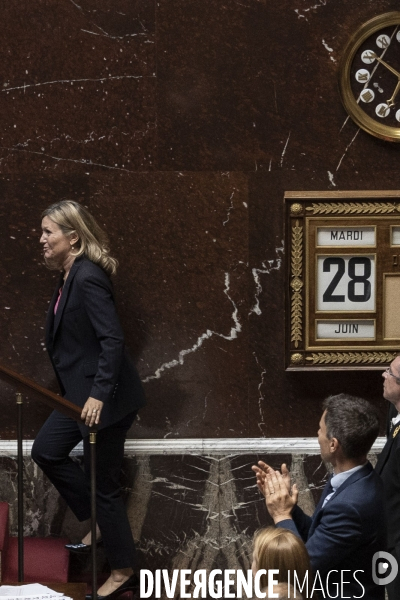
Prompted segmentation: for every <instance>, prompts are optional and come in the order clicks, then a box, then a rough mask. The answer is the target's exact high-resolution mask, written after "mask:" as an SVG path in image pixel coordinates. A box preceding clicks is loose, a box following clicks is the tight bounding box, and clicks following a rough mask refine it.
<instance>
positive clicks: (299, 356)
mask: <svg viewBox="0 0 400 600" xmlns="http://www.w3.org/2000/svg"><path fill="white" fill-rule="evenodd" d="M290 362H291V363H292V364H293V365H298V364H299V363H302V362H303V355H302V354H300V352H295V353H294V354H292V356H291V357H290Z"/></svg>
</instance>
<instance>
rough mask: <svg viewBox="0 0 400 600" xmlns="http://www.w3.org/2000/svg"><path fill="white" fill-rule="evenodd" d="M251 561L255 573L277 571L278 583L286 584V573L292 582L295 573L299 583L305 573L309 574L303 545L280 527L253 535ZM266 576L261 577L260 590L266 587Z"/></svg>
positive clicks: (309, 566)
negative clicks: (254, 565) (254, 566)
mask: <svg viewBox="0 0 400 600" xmlns="http://www.w3.org/2000/svg"><path fill="white" fill-rule="evenodd" d="M253 560H254V561H255V564H256V567H257V571H258V570H260V569H265V570H266V571H268V569H278V570H279V575H278V581H279V582H280V583H281V582H286V583H287V582H288V573H290V578H291V580H292V581H293V572H294V571H296V574H297V578H298V580H299V581H303V580H304V577H305V576H306V573H307V571H310V573H311V565H310V558H309V556H308V552H307V549H306V547H305V545H304V543H303V542H302V541H301V539H300V538H298V537H297V536H296V535H294V533H292V532H291V531H289V530H288V529H283V528H281V527H266V528H265V529H261V530H260V531H258V532H256V533H255V536H254V545H253ZM267 585H268V574H267V575H261V577H260V588H264V587H267Z"/></svg>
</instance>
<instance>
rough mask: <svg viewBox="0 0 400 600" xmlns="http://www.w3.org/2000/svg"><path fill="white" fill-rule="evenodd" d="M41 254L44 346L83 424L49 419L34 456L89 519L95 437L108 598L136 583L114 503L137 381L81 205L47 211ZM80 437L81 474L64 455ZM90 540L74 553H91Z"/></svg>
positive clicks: (131, 550) (98, 242) (100, 241)
mask: <svg viewBox="0 0 400 600" xmlns="http://www.w3.org/2000/svg"><path fill="white" fill-rule="evenodd" d="M42 216H43V220H42V236H41V238H40V242H41V244H43V253H44V259H45V262H46V265H47V266H48V267H49V268H50V269H57V270H60V271H61V276H60V282H59V284H58V286H57V289H56V290H55V292H54V295H53V298H52V300H51V302H50V307H49V311H48V315H47V321H46V346H47V350H48V353H49V356H50V360H51V362H52V365H53V368H54V371H55V373H56V376H57V379H58V382H59V385H60V389H61V392H62V395H63V396H65V397H66V398H67V399H68V400H70V401H71V402H74V403H75V404H77V405H78V406H80V407H81V408H82V415H81V418H82V423H79V424H78V423H77V422H76V421H74V420H72V419H70V418H68V417H65V416H64V415H62V414H61V413H59V412H57V411H54V412H53V413H52V414H51V415H50V417H49V418H48V420H47V421H46V423H45V424H44V425H43V427H42V429H41V430H40V432H39V434H38V436H37V437H36V440H35V442H34V444H33V448H32V458H33V460H34V461H35V462H36V463H37V464H38V465H39V467H40V468H41V469H42V470H43V471H44V473H46V475H47V476H48V477H49V479H50V480H51V481H52V483H53V484H54V485H55V487H56V488H57V490H58V491H59V493H60V495H61V496H62V497H63V498H64V499H65V500H66V502H67V504H68V506H69V507H70V508H71V510H72V511H73V512H74V514H75V515H76V517H77V518H78V520H80V521H84V520H86V519H88V518H89V517H90V486H89V478H88V473H89V469H90V465H89V433H90V427H91V426H93V425H94V424H96V425H97V426H98V434H97V444H96V450H97V489H96V494H97V524H98V536H99V538H98V540H96V542H97V543H99V539H100V538H101V539H102V542H103V543H104V548H105V552H106V555H107V558H108V560H109V563H110V566H111V575H110V577H109V579H108V580H107V581H106V582H105V583H104V584H103V585H102V586H101V587H100V588H99V590H98V597H99V598H102V597H107V598H108V599H110V600H111V599H113V598H115V597H116V596H118V595H119V594H120V593H122V592H123V591H127V590H129V589H132V588H133V587H134V586H135V585H136V584H137V576H136V575H135V573H134V569H135V566H136V550H135V545H134V541H133V538H132V533H131V529H130V525H129V521H128V517H127V514H126V510H125V507H124V505H123V501H122V498H121V496H120V484H119V476H120V471H121V465H122V460H123V456H124V442H125V438H126V434H127V431H128V429H129V428H130V426H131V425H132V423H133V421H134V420H135V417H136V414H137V411H138V409H139V408H140V407H141V406H143V405H144V396H143V391H142V386H141V383H140V380H139V376H138V374H137V372H136V370H135V368H134V366H133V365H132V363H131V361H130V359H129V357H128V355H127V353H126V351H125V348H124V338H123V333H122V330H121V326H120V323H119V320H118V316H117V313H116V309H115V304H114V296H113V288H112V283H111V280H110V276H111V275H114V273H115V271H116V267H117V261H116V260H115V259H114V258H112V257H110V255H109V251H108V241H107V237H106V235H105V233H104V232H103V230H102V229H101V228H100V227H99V225H98V224H97V223H96V221H95V220H94V218H93V217H92V215H91V214H90V213H89V212H88V211H87V210H86V209H85V208H84V207H83V206H82V205H80V204H78V203H77V202H73V201H71V200H63V201H61V202H58V203H57V204H53V205H52V206H50V207H49V208H48V209H47V210H45V211H44V213H43V215H42ZM82 439H83V445H84V460H85V472H83V471H82V470H81V469H80V467H79V466H78V465H77V464H76V463H75V462H74V461H72V460H71V458H70V457H69V453H70V452H71V450H72V449H73V448H74V447H75V446H76V445H77V444H78V443H79V442H80V441H81V440H82ZM91 541H92V540H91V536H90V533H88V534H87V535H86V536H85V537H84V538H83V540H82V543H81V544H76V545H70V546H69V549H70V550H72V551H78V552H79V551H85V550H86V549H87V548H89V549H90V543H91Z"/></svg>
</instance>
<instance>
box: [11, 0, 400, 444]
mask: <svg viewBox="0 0 400 600" xmlns="http://www.w3.org/2000/svg"><path fill="white" fill-rule="evenodd" d="M397 9H398V3H397V2H394V0H376V1H374V2H372V1H370V0H353V1H352V2H350V3H349V2H348V1H346V0H324V1H323V0H317V1H316V2H311V1H308V0H300V1H299V2H298V3H297V4H293V2H291V1H290V0H283V1H282V2H266V1H265V0H261V1H260V0H244V1H243V2H235V1H232V2H231V3H228V4H227V3H218V2H214V1H212V0H204V1H202V2H199V1H198V0H185V1H183V0H173V1H168V2H167V1H166V0H160V1H159V2H155V1H154V0H151V1H148V0H135V1H133V2H131V1H129V2H128V1H127V0H113V2H109V1H108V0H105V1H102V2H98V1H97V2H95V1H94V0H69V1H67V2H61V1H60V0H55V1H52V2H50V0H31V1H30V2H27V1H26V0H22V1H21V2H19V3H8V4H7V5H6V6H5V7H4V10H3V12H2V23H3V36H2V54H1V55H2V66H3V69H2V73H3V82H2V85H0V112H1V115H2V119H1V120H0V232H1V235H0V252H1V258H2V260H1V261H0V275H1V278H0V299H1V302H0V328H1V333H2V335H1V340H0V362H1V363H3V364H5V365H6V366H9V367H11V368H14V369H15V370H17V371H20V372H21V373H23V374H25V375H27V376H30V377H33V378H35V379H36V380H37V381H38V382H39V383H41V384H42V385H46V386H48V387H50V388H51V389H53V390H57V386H56V381H55V377H54V375H53V373H52V370H51V367H50V364H49V361H48V359H47V356H46V352H45V348H44V330H43V326H44V319H45V313H46V308H47V305H48V301H49V299H50V296H51V294H52V291H53V287H54V285H55V279H56V276H55V275H54V274H53V273H50V272H48V271H46V269H45V268H44V267H43V265H42V264H41V254H40V249H39V244H38V238H39V226H40V214H41V211H42V210H43V209H44V208H45V207H46V206H47V205H49V204H50V203H51V202H53V201H55V200H56V199H59V198H72V199H75V200H78V201H82V202H84V203H85V204H86V205H87V206H88V207H89V208H90V209H91V210H92V212H93V213H94V214H95V215H96V216H97V217H98V219H99V221H100V222H101V223H102V224H103V225H104V226H105V228H106V229H107V231H108V232H109V234H110V238H111V242H112V249H113V251H114V253H115V255H116V256H117V258H118V259H119V260H120V270H119V273H118V275H117V278H116V281H115V286H116V292H117V297H118V302H119V310H120V314H121V319H122V322H123V325H124V329H125V332H126V340H127V345H128V346H129V348H130V350H131V353H132V355H133V356H134V358H135V360H136V361H137V364H138V368H139V372H140V375H141V377H142V380H143V382H144V386H145V391H146V394H147V397H148V407H147V408H146V409H145V410H143V411H142V413H141V415H140V421H138V422H137V423H136V424H135V426H134V427H133V429H132V432H131V433H132V436H137V437H141V438H163V437H169V438H179V437H183V438H188V437H189V438H190V437H258V436H267V437H281V436H284V437H286V436H289V437H290V436H314V435H315V432H316V429H317V424H318V420H319V416H320V415H319V413H320V409H319V407H320V402H321V400H322V398H323V397H324V396H326V395H328V394H330V393H338V392H342V391H345V392H350V393H355V394H357V395H364V396H366V397H367V398H369V399H371V400H372V401H373V402H374V403H376V404H377V405H379V406H380V408H381V413H382V416H384V414H385V409H386V407H385V403H384V402H383V400H382V398H381V394H382V388H381V379H380V374H379V373H378V372H376V371H373V372H358V373H356V372H346V373H326V374H322V373H285V371H284V358H283V357H284V289H285V281H284V272H283V262H284V256H285V248H284V242H283V230H284V227H283V194H284V192H285V191H286V190H346V189H397V188H398V187H399V185H400V176H399V170H398V158H399V150H400V147H399V145H396V144H393V143H386V142H383V141H381V140H378V139H376V138H374V137H372V136H369V135H368V134H366V133H365V132H363V131H360V130H358V129H357V127H356V126H355V125H354V123H353V122H352V121H351V120H350V119H347V118H346V113H345V111H344V109H343V107H342V105H341V103H340V99H339V95H338V91H337V69H338V61H339V59H340V56H341V52H342V49H343V47H344V45H345V43H346V42H347V40H348V38H349V36H350V35H351V34H352V33H353V32H354V31H355V30H356V29H357V28H358V27H359V26H360V24H361V23H363V22H365V21H367V20H368V19H370V18H372V17H373V16H375V15H377V14H380V13H384V12H388V11H391V10H397ZM13 394H14V390H12V389H11V388H10V387H9V386H8V385H7V384H5V383H2V382H0V407H1V410H2V419H1V423H0V436H1V438H2V439H13V438H14V437H15V408H14V399H13ZM26 411H27V414H28V417H27V420H26V424H25V433H26V436H27V437H34V436H35V434H36V432H37V431H38V429H39V427H40V424H41V423H42V422H43V420H44V418H45V417H46V414H47V409H46V408H42V407H40V406H39V405H38V404H37V402H36V401H35V400H34V399H33V398H29V399H28V402H27V408H26Z"/></svg>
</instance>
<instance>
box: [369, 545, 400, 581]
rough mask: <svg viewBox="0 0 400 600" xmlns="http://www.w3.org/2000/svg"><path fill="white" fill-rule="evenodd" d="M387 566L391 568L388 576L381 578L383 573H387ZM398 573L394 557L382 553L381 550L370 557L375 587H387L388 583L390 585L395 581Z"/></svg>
mask: <svg viewBox="0 0 400 600" xmlns="http://www.w3.org/2000/svg"><path fill="white" fill-rule="evenodd" d="M378 560H379V561H380V562H379V563H378ZM382 561H385V562H382ZM389 565H390V566H391V569H390V572H389V575H386V577H382V575H385V573H387V572H388V568H389ZM398 571H399V565H398V564H397V560H396V559H395V558H394V556H392V555H391V554H389V553H388V552H383V550H382V551H380V552H375V554H374V556H373V557H372V579H373V580H374V583H376V584H377V585H387V584H388V583H392V581H394V580H395V578H396V576H397V573H398Z"/></svg>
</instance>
